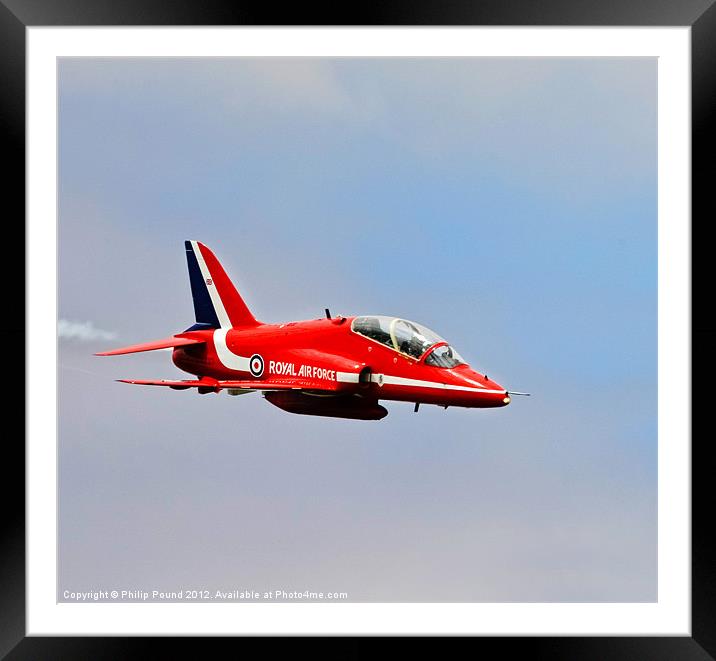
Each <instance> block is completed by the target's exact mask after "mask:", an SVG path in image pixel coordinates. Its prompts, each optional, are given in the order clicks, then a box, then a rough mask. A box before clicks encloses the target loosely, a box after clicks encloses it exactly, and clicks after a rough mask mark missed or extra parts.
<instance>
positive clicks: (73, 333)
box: [57, 319, 117, 342]
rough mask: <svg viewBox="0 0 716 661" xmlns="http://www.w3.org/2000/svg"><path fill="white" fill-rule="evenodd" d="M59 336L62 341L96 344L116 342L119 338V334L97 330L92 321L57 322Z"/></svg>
mask: <svg viewBox="0 0 716 661" xmlns="http://www.w3.org/2000/svg"><path fill="white" fill-rule="evenodd" d="M57 336H58V337H59V338H60V339H61V340H76V341H78V342H94V341H95V340H114V339H116V338H117V333H115V332H113V331H107V330H103V329H101V328H96V327H95V325H94V324H93V323H92V322H91V321H68V320H67V319H60V320H59V321H58V322H57Z"/></svg>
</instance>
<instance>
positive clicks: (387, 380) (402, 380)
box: [370, 374, 507, 394]
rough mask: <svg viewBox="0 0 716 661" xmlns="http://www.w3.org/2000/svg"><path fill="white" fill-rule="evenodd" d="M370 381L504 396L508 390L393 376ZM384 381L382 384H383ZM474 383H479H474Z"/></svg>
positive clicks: (372, 375) (380, 375)
mask: <svg viewBox="0 0 716 661" xmlns="http://www.w3.org/2000/svg"><path fill="white" fill-rule="evenodd" d="M370 380H371V381H372V382H373V383H377V384H378V385H385V384H386V383H387V384H390V385H394V386H408V387H413V388H440V389H441V390H462V391H465V392H480V393H483V392H484V393H494V394H504V393H505V392H507V391H506V390H488V389H486V388H485V386H480V387H479V388H473V387H471V386H458V385H453V384H451V383H438V382H436V381H421V380H420V379H408V378H407V377H404V376H393V375H391V374H371V377H370ZM381 381H382V383H381ZM473 383H477V382H476V381H473Z"/></svg>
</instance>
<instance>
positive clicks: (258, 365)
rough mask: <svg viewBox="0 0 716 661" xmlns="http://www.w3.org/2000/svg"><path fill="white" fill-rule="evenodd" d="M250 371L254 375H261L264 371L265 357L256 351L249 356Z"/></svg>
mask: <svg viewBox="0 0 716 661" xmlns="http://www.w3.org/2000/svg"><path fill="white" fill-rule="evenodd" d="M249 371H250V372H251V374H252V376H255V377H256V378H258V377H260V376H261V375H262V374H263V373H264V359H263V358H262V357H261V356H259V354H257V353H255V354H254V355H253V356H251V358H249Z"/></svg>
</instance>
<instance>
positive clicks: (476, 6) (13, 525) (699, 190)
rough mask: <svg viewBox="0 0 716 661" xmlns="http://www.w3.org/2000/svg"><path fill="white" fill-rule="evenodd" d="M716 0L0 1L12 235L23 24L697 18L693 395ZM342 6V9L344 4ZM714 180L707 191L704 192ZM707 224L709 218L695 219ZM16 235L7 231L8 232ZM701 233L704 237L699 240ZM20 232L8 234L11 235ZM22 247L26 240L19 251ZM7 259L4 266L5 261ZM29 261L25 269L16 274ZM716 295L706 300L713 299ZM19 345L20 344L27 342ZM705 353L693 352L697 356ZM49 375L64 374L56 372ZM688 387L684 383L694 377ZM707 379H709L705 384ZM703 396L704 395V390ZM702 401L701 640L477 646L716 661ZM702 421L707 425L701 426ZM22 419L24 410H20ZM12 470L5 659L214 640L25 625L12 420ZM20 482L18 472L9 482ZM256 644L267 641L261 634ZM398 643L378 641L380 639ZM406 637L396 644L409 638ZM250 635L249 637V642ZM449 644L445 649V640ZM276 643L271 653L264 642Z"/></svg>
mask: <svg viewBox="0 0 716 661" xmlns="http://www.w3.org/2000/svg"><path fill="white" fill-rule="evenodd" d="M715 4H716V0H679V1H677V0H672V1H671V2H667V1H666V0H643V1H642V2H639V3H628V2H623V1H619V0H543V1H541V2H535V1H534V0H489V1H482V2H470V1H469V0H458V1H457V2H453V3H450V4H448V5H445V4H444V3H436V2H427V1H425V0H416V1H415V2H413V3H410V4H405V3H395V2H394V3H383V4H382V5H381V6H380V7H372V6H369V5H361V6H350V7H345V6H343V7H341V6H340V5H336V4H334V5H331V6H325V7H324V6H321V5H319V4H317V5H313V6H306V5H304V4H300V5H294V6H293V8H292V7H291V6H287V7H286V8H285V10H284V8H283V7H282V9H281V12H280V13H279V12H277V11H276V8H275V7H274V6H273V5H271V4H263V5H261V4H259V3H251V4H250V3H243V2H233V3H228V2H216V1H212V0H204V1H203V2H197V1H195V0H193V1H190V0H141V1H140V0H124V1H122V2H116V1H110V0H0V35H1V36H2V38H1V39H0V49H1V50H0V52H1V53H2V54H1V56H0V117H1V118H2V133H1V135H2V147H3V149H2V153H3V155H4V160H5V163H6V165H8V166H10V167H8V168H7V170H6V173H5V176H4V177H3V186H2V190H3V196H2V200H3V210H4V212H5V213H4V216H5V223H4V231H5V236H4V238H5V241H6V245H14V246H23V247H24V245H25V236H24V231H23V229H22V228H23V227H24V222H23V220H24V217H25V193H24V190H25V186H24V184H25V140H24V138H25V35H26V32H25V29H26V28H27V27H35V26H60V25H63V26H130V25H151V26H162V25H244V26H247V25H249V26H250V25H253V26H258V25H276V24H277V20H280V24H281V25H358V26H368V25H463V26H467V25H472V26H479V25H504V26H512V25H525V26H573V25H582V26H690V27H691V54H692V219H693V220H692V225H691V231H692V319H691V323H692V327H691V328H692V384H691V387H692V393H695V394H697V395H698V394H702V395H703V394H705V393H708V392H709V389H708V388H707V387H706V383H705V375H706V374H708V373H709V372H710V369H711V368H713V367H714V366H715V365H716V360H715V357H716V350H715V349H714V345H715V344H716V343H715V342H714V340H715V339H716V338H715V335H716V326H715V325H714V322H710V321H709V316H708V309H707V307H706V306H705V305H703V304H702V305H697V302H698V301H699V293H701V295H702V298H706V294H707V291H708V288H709V284H710V277H709V276H710V273H709V272H708V271H707V270H706V267H705V256H706V254H705V253H706V251H707V250H709V249H710V246H709V244H708V241H707V240H706V239H705V237H704V227H706V226H707V222H708V220H710V219H713V218H714V217H716V214H714V206H715V205H716V201H715V199H716V198H714V196H713V194H712V193H711V191H710V190H709V188H710V187H712V185H711V186H710V181H709V179H710V168H709V165H710V164H711V162H712V161H713V158H714V157H713V154H714V153H715V152H714V147H715V146H716V145H715V143H716V140H715V139H714V135H715V131H714V122H713V120H712V118H713V117H714V116H716V112H715V111H716V6H715ZM339 7H340V9H339ZM707 186H708V187H709V188H707ZM697 221H698V222H697ZM8 233H10V236H8ZM699 233H700V235H701V240H699ZM8 240H9V241H8ZM13 253H15V254H23V255H24V250H22V251H20V250H17V249H16V250H14V251H13ZM6 264H7V262H6ZM17 269H18V267H17V266H15V267H14V271H15V273H17ZM5 278H6V286H5V287H3V300H4V303H5V305H4V312H5V319H4V323H3V324H2V329H0V338H1V340H2V346H3V347H4V349H5V350H4V351H3V366H4V370H3V372H4V376H5V383H6V385H5V387H4V400H5V402H6V403H8V404H9V406H8V411H10V412H12V414H13V415H14V416H19V414H20V411H23V410H24V403H25V390H24V377H22V378H21V376H20V375H21V374H24V367H25V364H24V357H25V355H26V352H27V351H31V350H32V347H28V346H27V345H26V339H25V325H24V318H25V315H24V313H23V314H20V311H21V310H22V311H24V309H25V291H24V287H23V288H21V287H20V286H19V283H17V282H15V281H14V279H13V278H12V277H11V276H10V275H9V273H8V274H6V275H5ZM707 300H708V299H707ZM18 347H23V349H24V351H22V352H20V351H19V350H18ZM696 357H697V358H698V359H697V360H695V359H694V358H696ZM48 378H54V376H53V375H52V374H48ZM684 385H686V384H684ZM699 386H702V387H699ZM702 399H703V397H702ZM703 404H708V402H707V401H704V402H702V406H701V407H695V408H693V407H692V409H693V410H692V437H691V439H689V438H684V439H683V442H684V443H689V441H691V443H692V446H691V447H692V636H691V637H687V636H684V637H563V638H559V637H537V638H534V637H533V638H528V637H513V638H508V637H500V638H497V637H477V638H471V639H470V641H469V642H470V644H471V646H474V647H475V648H476V650H478V651H482V650H487V648H488V646H491V647H496V648H499V653H500V655H504V654H510V653H514V654H523V655H529V656H530V657H534V658H549V659H577V658H578V659H627V658H628V659H665V660H666V659H669V660H672V659H686V660H688V659H694V660H696V659H714V658H716V553H715V549H714V543H713V542H712V541H711V540H710V537H711V535H709V532H710V528H711V525H710V524H711V516H712V515H711V512H712V511H713V509H714V508H713V506H714V500H715V498H714V492H713V489H712V488H711V480H712V474H713V472H714V461H713V459H712V457H711V453H710V452H709V451H708V450H709V440H708V437H707V436H706V435H705V434H704V433H703V431H701V432H700V433H696V430H698V429H699V428H700V429H701V430H703V429H705V428H706V427H705V416H706V413H705V412H704V406H703ZM700 423H701V424H700ZM21 424H22V428H23V429H24V417H23V418H22V423H21ZM4 429H5V434H4V435H3V436H4V443H3V446H2V449H3V461H2V464H0V465H2V467H3V468H4V470H3V477H4V479H3V480H2V490H3V495H4V499H3V501H2V502H3V508H2V516H1V520H2V545H1V546H0V548H1V553H2V557H1V561H0V657H2V658H8V659H13V660H15V659H55V658H57V659H60V658H62V659H79V658H87V659H99V658H102V659H111V658H126V657H129V656H132V657H141V656H144V655H146V656H152V657H154V658H156V657H159V656H164V655H167V654H168V650H169V648H170V647H171V646H173V645H175V644H177V643H179V644H180V645H181V647H182V650H181V651H183V652H185V653H189V654H196V655H197V656H199V655H201V656H202V657H206V656H208V654H207V649H206V648H207V646H208V645H210V644H212V643H213V642H216V641H217V638H202V639H198V638H182V639H178V640H176V639H170V638H147V637H136V638H135V637H123V638H101V637H89V638H77V637H26V635H25V631H26V629H25V507H24V500H23V493H24V489H23V484H24V479H25V477H24V476H25V470H24V466H25V449H24V442H23V441H24V434H23V436H22V438H21V437H20V435H19V433H17V432H14V431H11V430H12V429H13V427H12V425H11V424H10V420H8V419H7V418H6V423H5V428H4ZM11 478H16V479H11ZM255 642H259V641H255ZM389 642H391V641H389V640H387V639H385V638H383V639H381V643H382V645H387V644H388V643H389ZM405 642H406V641H404V640H402V641H397V644H398V645H401V651H402V652H403V653H404V652H405V650H404V649H403V646H404V644H405ZM444 642H445V641H442V640H434V639H427V640H426V639H423V640H421V641H419V644H420V646H421V648H420V649H421V651H426V652H432V651H434V652H440V651H443V652H444V647H443V645H444ZM368 643H369V641H368V640H367V639H366V638H351V639H347V638H341V639H334V640H333V643H332V644H333V647H334V652H333V653H337V654H339V655H340V656H351V657H358V656H359V655H361V653H362V651H363V650H364V649H365V648H366V646H367V645H368ZM242 644H243V643H242ZM295 645H296V642H295V641H294V640H292V639H289V638H285V637H284V638H280V639H277V640H275V641H272V642H271V643H270V651H271V653H274V654H283V653H291V654H292V653H293V652H295ZM438 646H440V647H438ZM267 652H268V650H267Z"/></svg>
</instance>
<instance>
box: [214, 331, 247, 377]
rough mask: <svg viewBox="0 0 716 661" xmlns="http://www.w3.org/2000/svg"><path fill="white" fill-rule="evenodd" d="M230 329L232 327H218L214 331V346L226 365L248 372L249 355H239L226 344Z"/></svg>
mask: <svg viewBox="0 0 716 661" xmlns="http://www.w3.org/2000/svg"><path fill="white" fill-rule="evenodd" d="M230 330H231V329H230V328H217V329H216V330H215V331H214V347H215V348H216V355H217V356H218V357H219V361H220V362H221V364H222V365H223V366H224V367H228V368H229V369H230V370H237V371H238V372H248V371H249V357H248V356H237V355H236V354H235V353H233V352H232V351H231V349H229V347H228V346H227V344H226V334H227V333H228V332H229V331H230Z"/></svg>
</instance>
